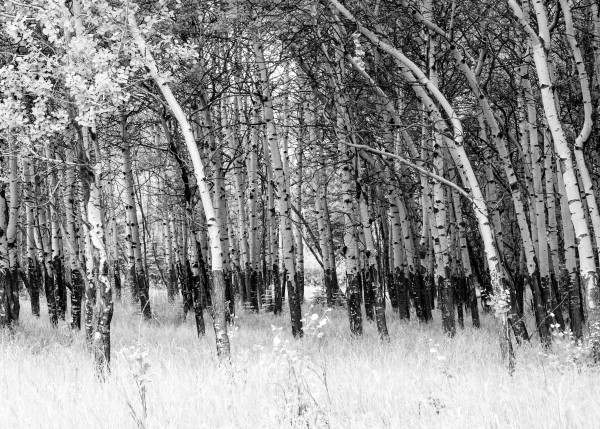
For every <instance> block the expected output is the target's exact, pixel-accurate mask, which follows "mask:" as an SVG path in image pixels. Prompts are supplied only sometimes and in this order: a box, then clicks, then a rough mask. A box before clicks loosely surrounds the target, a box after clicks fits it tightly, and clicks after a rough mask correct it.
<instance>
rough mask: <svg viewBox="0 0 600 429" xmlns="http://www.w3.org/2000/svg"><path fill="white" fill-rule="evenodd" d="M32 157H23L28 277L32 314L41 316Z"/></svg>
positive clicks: (40, 280)
mask: <svg viewBox="0 0 600 429" xmlns="http://www.w3.org/2000/svg"><path fill="white" fill-rule="evenodd" d="M31 163H32V159H31V157H30V156H27V157H24V158H23V182H24V201H25V213H26V219H27V278H28V284H29V299H30V301H31V314H33V315H34V316H37V317H39V315H40V283H41V282H42V281H43V279H42V278H41V276H40V275H39V274H38V273H40V272H41V270H40V267H39V265H40V261H39V260H38V258H37V256H36V242H35V208H34V206H35V189H34V184H33V181H32V178H31V177H30V171H31V169H32V166H31Z"/></svg>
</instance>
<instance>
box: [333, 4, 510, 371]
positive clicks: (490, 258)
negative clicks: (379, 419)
mask: <svg viewBox="0 0 600 429" xmlns="http://www.w3.org/2000/svg"><path fill="white" fill-rule="evenodd" d="M328 1H329V3H330V4H332V5H334V6H335V7H336V8H337V9H338V10H339V11H340V12H341V13H342V14H343V15H344V16H345V17H346V18H348V19H349V20H351V21H352V22H354V23H355V24H357V27H358V28H357V29H358V31H360V32H361V33H362V34H363V35H365V36H366V37H367V38H368V39H369V40H370V41H371V42H372V43H374V44H375V45H377V46H378V47H379V48H380V49H382V50H384V51H386V52H387V53H389V54H390V55H392V56H393V57H394V58H395V59H396V60H397V61H399V62H400V63H402V64H403V65H404V66H405V67H407V68H408V69H409V70H410V71H411V72H412V73H413V74H414V76H415V78H417V79H418V80H419V82H421V83H422V84H423V85H424V86H425V87H426V88H427V89H428V90H429V91H431V93H432V94H433V95H434V97H435V98H436V100H437V101H438V102H439V103H440V105H441V106H442V108H443V109H444V111H445V112H446V114H447V115H448V117H449V120H450V122H451V123H452V124H453V126H454V130H453V134H454V140H451V139H446V143H447V144H449V150H450V153H451V154H452V157H453V159H454V162H455V164H456V165H457V167H458V169H459V173H460V176H461V179H462V181H463V185H465V186H466V185H468V186H469V190H470V192H472V193H473V202H474V206H475V207H474V208H475V210H474V211H475V215H476V217H477V221H478V226H479V231H480V235H481V238H482V240H483V243H484V248H485V254H486V259H487V262H488V269H489V272H490V276H491V283H492V287H493V289H494V292H495V295H496V298H495V299H497V301H496V307H497V312H498V313H500V314H501V315H502V319H503V329H502V332H501V346H502V350H503V352H504V355H505V356H507V357H508V364H509V368H512V367H513V366H514V361H513V355H512V345H511V342H510V337H509V333H508V329H507V327H508V325H507V323H506V321H507V317H506V306H507V295H508V291H507V289H506V285H505V283H506V279H505V278H504V273H503V270H502V267H501V266H500V263H499V259H498V256H497V249H496V247H495V244H494V235H493V232H492V229H491V228H490V224H489V220H488V214H487V208H486V206H485V202H484V199H483V195H482V193H481V189H480V187H479V184H478V183H477V179H476V177H475V173H474V171H473V169H472V166H471V164H470V162H469V159H468V158H467V156H466V153H465V150H464V147H463V146H462V141H463V132H462V125H461V123H460V120H459V119H458V117H457V116H456V114H455V112H454V110H453V109H452V107H451V106H450V104H449V103H448V101H447V99H446V98H445V97H444V96H443V95H442V94H441V92H439V90H437V89H436V88H435V86H433V85H431V82H429V80H428V79H427V77H426V76H425V75H424V73H423V72H422V71H421V70H420V69H419V68H418V67H417V66H416V65H415V64H414V63H413V62H412V61H410V60H409V59H408V58H407V57H406V56H404V55H403V54H402V53H401V52H399V51H398V50H397V49H395V48H394V47H392V46H391V45H389V44H388V43H386V42H384V41H382V40H381V39H380V38H379V37H378V36H377V35H376V34H374V33H373V32H372V31H370V30H368V29H367V28H365V27H364V26H362V25H361V24H360V23H359V22H358V21H357V20H356V18H355V17H354V16H353V15H352V14H351V13H350V12H349V11H348V10H347V9H346V8H345V7H344V6H343V5H342V4H340V3H339V2H338V1H337V0H328ZM413 89H415V90H416V88H415V87H414V86H413Z"/></svg>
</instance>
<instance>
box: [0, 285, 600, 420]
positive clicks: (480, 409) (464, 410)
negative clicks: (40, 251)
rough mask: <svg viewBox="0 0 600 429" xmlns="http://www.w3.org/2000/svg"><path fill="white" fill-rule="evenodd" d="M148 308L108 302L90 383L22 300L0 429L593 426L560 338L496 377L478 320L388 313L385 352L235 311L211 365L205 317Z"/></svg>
mask: <svg viewBox="0 0 600 429" xmlns="http://www.w3.org/2000/svg"><path fill="white" fill-rule="evenodd" d="M43 306H44V303H42V307H43ZM153 312H154V314H155V315H156V318H155V319H154V320H153V321H151V322H150V323H144V322H142V323H140V319H139V316H137V317H136V316H134V315H133V313H134V312H133V310H132V309H131V308H130V307H129V306H128V305H124V304H117V305H116V306H115V315H114V319H113V324H112V350H113V354H112V368H113V370H112V374H111V375H110V376H109V378H108V379H107V381H106V382H104V383H100V382H98V381H97V380H96V379H95V376H94V369H93V363H92V358H91V355H90V353H89V352H88V351H86V348H85V346H84V339H83V333H73V332H71V330H70V329H69V328H68V326H67V325H66V323H65V322H62V323H61V325H60V326H59V328H58V329H52V328H51V327H50V324H49V322H48V319H47V317H46V314H45V313H44V314H42V317H41V318H40V319H35V318H33V317H32V316H31V312H30V309H29V302H28V301H23V302H22V311H21V323H20V325H19V326H18V327H17V328H16V329H15V330H14V332H13V333H10V334H9V333H6V332H5V333H3V334H2V336H1V337H0V427H2V428H86V429H92V428H119V429H125V428H135V427H143V428H279V427H298V428H300V427H301V428H321V427H332V428H429V427H437V428H458V427H469V428H574V427H577V428H579V427H581V428H594V427H599V426H600V372H599V371H598V370H597V369H594V368H592V367H589V366H586V365H584V364H576V363H573V360H574V359H576V355H577V350H576V349H575V348H573V347H568V346H566V343H565V342H564V341H563V342H562V343H561V344H559V345H557V346H555V348H554V351H552V352H551V353H550V354H549V355H543V354H541V353H540V352H541V349H540V348H539V345H538V342H537V340H534V342H533V345H523V346H520V347H517V348H516V357H517V367H516V370H515V373H514V375H513V376H512V377H511V376H509V374H508V373H507V370H506V368H505V367H504V366H503V364H502V362H501V359H500V352H499V346H498V340H497V335H496V331H495V327H496V322H495V320H494V319H493V317H492V316H490V315H488V316H484V317H483V319H482V328H481V329H478V330H477V329H473V328H471V327H470V319H468V320H466V321H465V322H466V325H468V326H467V327H466V328H465V329H464V330H460V329H459V331H458V333H457V335H456V337H455V338H453V339H449V338H446V337H445V336H444V335H443V334H442V332H441V326H440V320H439V317H436V319H435V320H434V321H433V322H432V323H429V324H426V325H423V324H419V323H418V322H416V321H411V322H401V321H399V320H398V319H397V317H396V316H395V315H393V314H391V312H390V313H388V326H389V330H390V336H391V342H390V343H389V344H382V343H380V342H379V340H378V336H377V332H376V328H375V325H374V323H372V322H371V323H366V326H365V332H364V336H363V338H360V339H350V336H349V333H348V321H347V314H346V312H345V310H344V309H336V310H334V311H331V312H326V313H325V312H324V311H323V309H322V308H313V309H310V312H309V308H308V307H305V312H306V313H307V314H310V315H312V314H318V315H319V317H318V318H317V317H316V316H312V317H311V316H310V315H309V317H308V320H309V321H310V327H309V329H308V331H309V332H308V334H307V335H306V337H305V339H303V340H301V341H294V340H292V339H291V335H290V333H289V332H288V331H289V329H288V326H289V320H288V316H287V313H286V314H284V315H283V316H278V317H274V316H273V315H272V314H259V315H256V314H249V313H245V312H243V311H240V312H239V314H238V316H239V317H238V318H237V319H236V325H235V327H234V328H232V333H231V344H232V355H233V366H232V368H230V369H224V368H220V367H219V365H218V363H217V358H216V352H215V342H214V334H213V332H212V325H211V324H210V318H209V317H208V315H206V316H205V319H206V322H207V335H206V336H205V337H204V338H200V339H197V338H196V336H195V326H194V318H193V317H189V318H188V320H187V321H185V322H183V323H182V322H181V320H180V319H179V317H178V315H179V314H180V307H179V305H177V306H176V307H172V306H169V305H168V304H167V302H166V298H165V297H164V296H163V295H160V294H157V295H155V296H154V297H153ZM436 313H437V312H436ZM324 314H327V317H328V322H327V323H324V324H323V323H321V320H322V316H323V315H324ZM436 316H437V314H436ZM277 327H283V329H281V330H279V329H276V328H277ZM320 334H324V335H320ZM146 353H147V354H146ZM146 363H147V364H148V365H149V367H146V366H145V364H146ZM136 380H137V382H138V383H139V385H141V386H142V388H141V389H138V388H137V387H136ZM144 404H145V405H144ZM144 409H145V410H146V411H144Z"/></svg>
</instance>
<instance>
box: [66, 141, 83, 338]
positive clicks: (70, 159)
mask: <svg viewBox="0 0 600 429" xmlns="http://www.w3.org/2000/svg"><path fill="white" fill-rule="evenodd" d="M70 137H71V141H73V142H75V141H76V135H75V134H74V133H72V134H71V135H70ZM65 160H66V165H65V175H64V177H65V184H64V191H63V204H64V207H65V220H66V223H67V227H66V237H64V239H65V240H67V241H68V246H67V247H68V248H69V249H71V250H70V251H69V265H70V268H71V328H73V329H77V330H80V329H81V300H82V296H83V292H84V283H83V274H84V273H82V272H81V271H80V269H79V267H80V261H79V227H78V223H77V210H76V207H75V202H76V195H77V183H76V182H75V171H74V165H75V156H74V153H73V149H71V148H66V149H65Z"/></svg>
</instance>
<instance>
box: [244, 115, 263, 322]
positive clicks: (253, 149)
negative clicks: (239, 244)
mask: <svg viewBox="0 0 600 429" xmlns="http://www.w3.org/2000/svg"><path fill="white" fill-rule="evenodd" d="M248 143H249V145H250V147H249V157H248V203H249V219H248V231H249V234H248V253H249V260H250V264H249V266H248V280H249V281H247V282H246V286H247V288H248V289H247V293H246V295H247V297H248V302H249V303H250V308H251V309H252V310H254V311H258V301H259V296H258V290H259V289H261V288H260V287H259V286H258V283H259V277H261V276H260V271H261V269H260V264H259V243H258V228H259V220H258V214H257V206H258V200H259V191H258V151H259V150H260V148H259V141H258V116H257V115H256V111H254V113H253V114H252V117H251V120H250V140H249V142H248Z"/></svg>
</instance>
